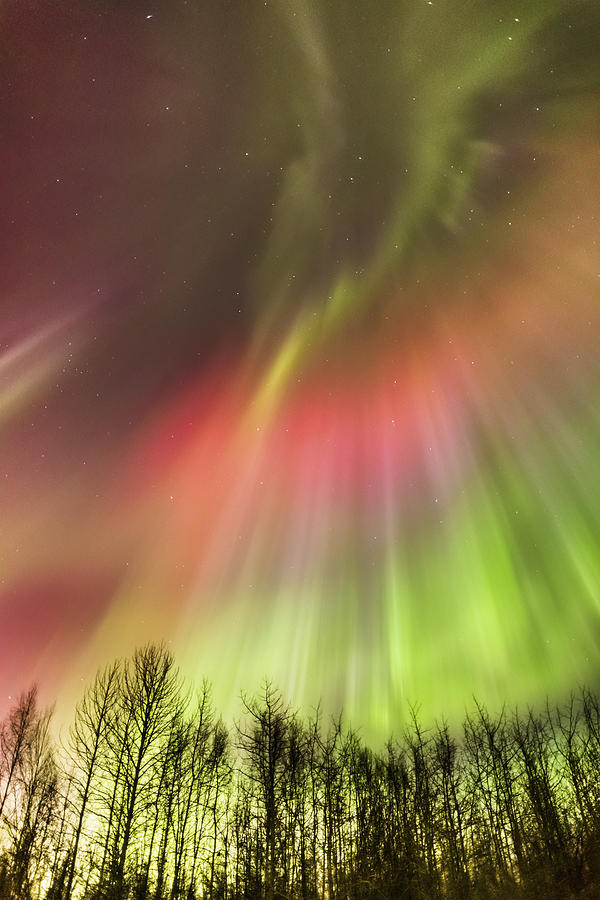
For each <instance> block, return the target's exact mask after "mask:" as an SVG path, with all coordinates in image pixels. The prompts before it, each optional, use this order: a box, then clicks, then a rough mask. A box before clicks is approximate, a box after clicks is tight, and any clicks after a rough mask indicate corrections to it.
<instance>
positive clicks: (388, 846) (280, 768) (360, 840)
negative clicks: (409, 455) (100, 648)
mask: <svg viewBox="0 0 600 900" xmlns="http://www.w3.org/2000/svg"><path fill="white" fill-rule="evenodd" d="M242 702H243V714H242V717H241V720H240V722H238V723H237V724H236V725H235V726H234V727H233V728H227V727H226V726H225V724H224V723H223V721H222V719H221V718H219V717H218V715H217V713H216V711H215V709H214V706H213V703H212V701H211V694H210V688H209V685H208V684H206V683H204V684H203V685H202V687H201V688H200V690H199V691H198V692H192V691H191V690H190V689H189V688H187V687H186V686H185V684H184V682H183V680H182V678H181V676H180V674H179V672H178V670H177V668H176V666H175V662H174V659H173V656H172V655H171V653H170V652H169V651H168V650H167V649H166V648H165V647H164V646H162V645H149V646H146V647H143V648H141V649H139V650H137V651H136V652H135V653H134V654H133V656H132V657H131V658H130V659H128V660H123V661H117V662H115V663H113V664H111V665H109V666H108V667H107V668H106V669H104V670H103V671H101V672H99V673H98V675H97V676H96V678H95V679H94V681H93V683H92V684H90V686H89V687H88V688H87V690H86V691H85V693H84V696H83V698H82V699H81V701H80V703H79V704H78V705H77V707H76V710H75V714H74V719H73V724H72V726H71V728H70V731H69V732H68V735H66V736H65V737H63V738H61V739H60V740H55V739H54V738H53V733H52V730H51V713H49V712H46V711H43V710H41V709H40V708H39V705H38V700H37V693H36V690H35V688H32V689H31V690H29V691H28V692H26V693H25V694H23V695H22V696H21V697H20V698H19V700H18V702H17V703H16V704H15V705H14V707H13V708H12V709H11V710H10V712H9V713H8V715H7V716H6V718H5V720H4V721H3V722H2V723H1V726H0V898H7V900H8V898H11V900H13V898H14V900H70V898H82V900H142V898H148V900H199V898H210V900H241V898H249V900H254V898H255V900H288V898H298V900H342V898H343V900H363V898H364V900H366V898H373V900H375V898H379V900H381V898H383V900H387V898H394V900H396V898H407V900H430V898H449V900H454V898H490V900H491V898H496V897H498V898H504V897H514V898H520V897H530V896H531V897H533V896H535V897H536V898H543V897H548V898H557V900H559V898H560V900H565V898H569V897H576V896H581V897H592V896H600V698H599V697H598V696H597V695H596V694H595V693H594V692H593V691H591V690H589V689H587V688H583V689H581V690H580V691H579V692H578V693H577V694H573V695H572V696H571V697H570V698H569V699H568V701H567V702H566V703H564V704H561V705H557V706H551V705H550V704H547V705H546V707H545V708H544V709H543V710H542V711H539V710H538V711H534V710H528V711H526V712H519V711H517V710H515V711H512V712H510V713H509V712H507V711H506V710H504V711H502V712H501V713H500V714H498V715H491V714H489V713H488V711H486V709H485V708H484V707H482V706H480V705H475V706H474V709H473V712H472V713H471V714H469V715H468V716H467V717H466V719H465V721H464V723H463V725H462V729H461V730H460V732H457V733H454V732H453V731H451V729H450V728H449V727H448V725H447V724H445V723H442V724H438V725H436V726H435V727H434V728H432V729H429V730H425V729H424V728H423V727H422V725H421V724H420V722H419V720H418V717H417V715H416V714H413V716H412V721H411V724H410V726H409V727H408V728H406V730H405V732H404V734H403V736H402V737H401V738H400V739H394V740H390V741H389V742H388V743H387V745H386V746H385V749H384V750H382V751H379V752H374V751H373V750H372V749H370V748H369V747H368V746H366V745H365V743H364V742H363V740H362V739H361V737H360V735H359V734H358V733H357V732H356V731H354V730H352V729H351V728H346V727H345V726H344V725H343V722H342V719H341V717H340V718H337V719H332V720H329V721H324V720H323V716H322V715H321V713H320V711H319V710H318V709H317V710H316V711H315V713H314V715H312V716H311V717H310V718H308V719H306V718H302V717H300V716H299V714H298V713H297V712H296V711H295V710H293V709H292V708H291V707H290V706H289V704H288V703H286V702H285V700H284V698H283V696H282V694H281V693H280V692H279V691H278V690H277V689H276V688H274V687H273V686H272V685H271V684H270V683H268V682H265V684H264V685H263V688H262V690H261V691H260V692H259V694H258V695H256V696H246V695H242Z"/></svg>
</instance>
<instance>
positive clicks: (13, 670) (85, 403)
mask: <svg viewBox="0 0 600 900" xmlns="http://www.w3.org/2000/svg"><path fill="white" fill-rule="evenodd" d="M0 41H1V46H0V66H1V71H0V84H1V85H2V87H1V90H0V137H1V140H0V154H1V155H0V181H1V185H2V192H1V197H2V203H1V208H0V213H1V218H0V223H1V224H0V229H1V231H0V235H1V240H0V254H1V259H0V511H1V515H0V642H1V648H0V649H1V657H0V658H1V664H0V706H1V707H3V708H4V707H5V706H6V705H7V704H9V703H10V698H11V697H14V695H15V694H16V693H18V692H19V691H20V690H22V689H24V688H26V687H27V686H28V685H29V684H30V683H31V681H32V680H34V679H37V680H38V681H39V683H40V686H41V689H42V694H43V696H44V698H45V699H46V700H47V701H53V700H55V699H57V701H58V709H59V715H60V710H61V709H62V708H64V709H67V708H68V709H69V712H70V708H71V705H72V702H73V701H74V699H76V698H77V697H78V696H79V694H80V692H81V688H82V682H85V681H87V680H88V679H89V678H90V676H91V675H92V674H93V673H94V671H95V670H96V668H97V667H98V666H99V665H103V664H104V663H106V662H108V661H109V660H111V659H113V658H114V657H115V656H117V655H121V654H127V653H129V652H131V650H132V649H133V648H134V647H136V646H139V645H140V644H143V643H145V642H147V641H149V640H156V639H164V640H165V642H167V644H168V646H170V647H172V649H173V650H174V651H175V653H176V656H177V659H178V661H179V662H180V664H181V667H182V670H183V672H184V673H185V675H186V676H188V677H190V678H194V679H198V680H199V679H200V678H201V677H202V676H204V675H206V676H207V677H208V678H209V679H210V680H211V681H212V682H213V684H214V693H215V699H216V701H217V704H218V706H219V708H220V709H221V710H222V711H223V712H224V713H225V714H226V715H228V716H229V715H231V714H233V713H235V712H236V711H237V710H238V707H239V701H238V697H239V691H240V689H241V688H243V689H248V690H253V689H255V688H258V687H259V686H260V682H261V680H262V679H263V677H264V676H265V675H268V676H269V677H270V678H271V679H272V680H273V681H274V682H275V683H276V684H277V685H279V686H280V687H281V688H282V689H283V691H284V693H285V694H286V696H287V697H289V698H290V699H291V700H292V701H293V703H294V704H297V705H300V706H302V707H303V708H306V709H308V708H310V706H311V705H314V704H315V703H316V702H317V701H318V700H319V698H322V701H323V706H324V709H325V710H327V711H331V712H333V711H335V710H337V709H338V708H339V707H340V706H344V708H345V710H346V713H347V715H348V717H349V719H350V720H351V721H352V722H353V723H355V724H356V725H358V726H361V727H362V728H363V733H364V734H366V735H368V736H370V737H373V738H375V739H381V738H383V737H385V736H386V735H387V733H388V732H390V731H392V730H398V728H399V727H400V726H401V723H402V720H403V716H404V715H405V713H406V711H407V708H408V703H409V702H413V703H420V704H421V706H422V709H423V712H424V714H425V715H426V716H438V715H441V714H445V715H447V716H449V717H450V718H451V719H452V718H454V717H460V716H462V713H463V711H464V709H465V707H466V706H468V705H469V703H470V701H471V698H472V696H473V695H475V696H477V697H478V698H480V699H481V700H483V701H484V702H486V703H488V704H490V705H492V706H493V705H495V704H496V705H497V704H499V703H500V702H502V701H504V700H506V701H508V702H511V703H513V702H515V703H516V702H518V703H528V702H540V701H541V700H542V699H543V698H544V697H545V696H546V694H549V695H550V696H551V697H552V698H559V697H562V696H563V695H564V694H565V693H567V692H568V691H569V689H571V688H572V687H575V686H576V685H577V683H578V682H582V681H586V682H589V683H597V681H598V675H599V674H600V303H599V295H600V247H599V234H600V221H599V218H600V217H599V207H600V204H599V201H600V187H599V185H600V153H599V148H600V52H599V48H600V4H598V3H597V2H596V0H589V2H579V0H527V2H525V0H519V2H504V0H493V2H492V0H429V2H428V0H393V2H392V0H322V2H309V0H264V2H263V0H218V2H217V0H215V2H208V0H164V2H162V3H159V2H155V3H152V2H129V0H121V2H113V3H107V2H101V0H98V2H93V0H89V2H83V0H80V2H64V3H56V2H33V0H31V2H16V0H4V2H3V3H2V5H1V6H0Z"/></svg>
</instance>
